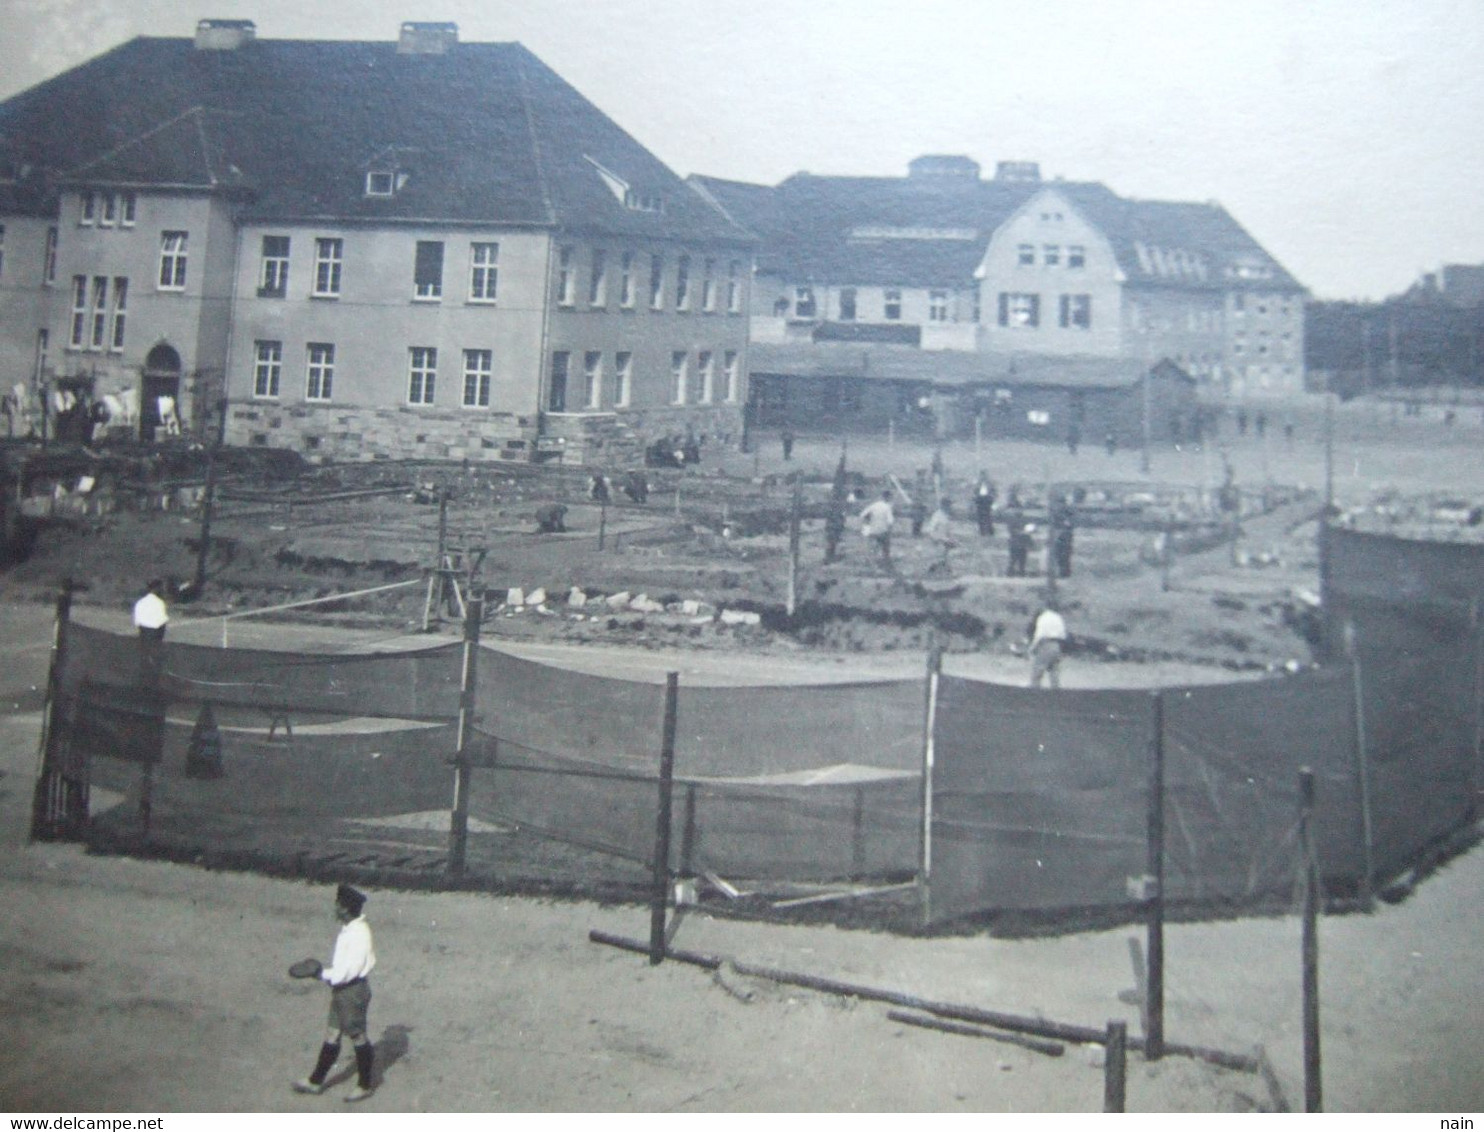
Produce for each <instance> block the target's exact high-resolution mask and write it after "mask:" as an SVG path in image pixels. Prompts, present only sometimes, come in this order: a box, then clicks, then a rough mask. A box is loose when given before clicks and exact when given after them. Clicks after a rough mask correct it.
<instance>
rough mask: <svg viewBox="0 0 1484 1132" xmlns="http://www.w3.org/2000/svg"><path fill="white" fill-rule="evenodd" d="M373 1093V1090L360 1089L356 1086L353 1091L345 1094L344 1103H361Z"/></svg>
mask: <svg viewBox="0 0 1484 1132" xmlns="http://www.w3.org/2000/svg"><path fill="white" fill-rule="evenodd" d="M375 1091H376V1090H375V1089H363V1088H361V1086H359V1085H357V1086H356V1087H355V1088H354V1089H352V1090H351V1091H350V1092H348V1093H346V1094H345V1103H346V1104H355V1103H356V1101H363V1100H365V1099H366V1098H367V1097H369V1096H370V1095H371V1094H372V1093H374V1092H375Z"/></svg>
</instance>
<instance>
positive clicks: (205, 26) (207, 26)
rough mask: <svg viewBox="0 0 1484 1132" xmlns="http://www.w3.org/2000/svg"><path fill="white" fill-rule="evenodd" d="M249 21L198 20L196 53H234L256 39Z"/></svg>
mask: <svg viewBox="0 0 1484 1132" xmlns="http://www.w3.org/2000/svg"><path fill="white" fill-rule="evenodd" d="M257 34H258V25H257V24H255V23H253V22H252V21H251V20H200V21H198V22H197V24H196V50H197V51H236V50H237V49H238V48H239V47H241V46H242V45H243V44H244V43H248V42H251V41H252V40H253V39H255V38H256V37H257Z"/></svg>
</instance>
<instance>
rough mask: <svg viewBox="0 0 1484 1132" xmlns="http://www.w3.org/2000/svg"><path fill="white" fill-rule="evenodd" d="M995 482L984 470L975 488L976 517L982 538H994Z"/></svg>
mask: <svg viewBox="0 0 1484 1132" xmlns="http://www.w3.org/2000/svg"><path fill="white" fill-rule="evenodd" d="M994 505H995V490H994V484H993V483H991V482H990V480H989V477H988V476H987V475H985V474H984V473H983V472H980V473H979V483H978V484H977V485H976V486H975V488H974V519H975V520H976V521H977V522H978V524H979V537H980V538H994Z"/></svg>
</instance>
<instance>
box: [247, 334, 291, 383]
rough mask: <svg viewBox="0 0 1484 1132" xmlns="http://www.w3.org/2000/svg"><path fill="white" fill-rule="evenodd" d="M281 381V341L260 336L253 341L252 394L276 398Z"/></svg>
mask: <svg viewBox="0 0 1484 1132" xmlns="http://www.w3.org/2000/svg"><path fill="white" fill-rule="evenodd" d="M282 381H283V343H282V342H278V341H273V340H270V339H265V338H260V339H259V340H258V341H256V342H254V343H253V367H252V395H253V396H254V397H266V398H277V397H278V394H279V386H280V384H281V383H282Z"/></svg>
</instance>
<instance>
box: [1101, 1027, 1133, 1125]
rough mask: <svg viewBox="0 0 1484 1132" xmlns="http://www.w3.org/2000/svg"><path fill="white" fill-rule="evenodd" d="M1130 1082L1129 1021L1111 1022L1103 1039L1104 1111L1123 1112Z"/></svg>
mask: <svg viewBox="0 0 1484 1132" xmlns="http://www.w3.org/2000/svg"><path fill="white" fill-rule="evenodd" d="M1127 1082H1128V1023H1127V1022H1109V1023H1108V1036H1107V1037H1106V1038H1105V1039H1104V1040H1103V1111H1104V1112H1122V1111H1123V1110H1124V1104H1125V1094H1126V1092H1127Z"/></svg>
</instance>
